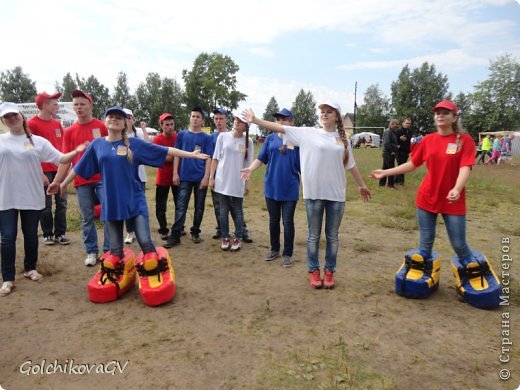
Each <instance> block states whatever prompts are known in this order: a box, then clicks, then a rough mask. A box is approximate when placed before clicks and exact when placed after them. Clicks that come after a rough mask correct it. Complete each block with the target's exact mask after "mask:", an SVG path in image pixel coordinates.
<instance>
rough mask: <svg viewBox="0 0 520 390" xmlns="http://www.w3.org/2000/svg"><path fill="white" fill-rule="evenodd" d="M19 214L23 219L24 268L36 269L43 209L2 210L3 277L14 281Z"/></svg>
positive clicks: (0, 241)
mask: <svg viewBox="0 0 520 390" xmlns="http://www.w3.org/2000/svg"><path fill="white" fill-rule="evenodd" d="M18 214H20V220H21V221H22V232H23V246H24V250H25V257H24V260H23V267H24V270H25V271H26V272H27V271H31V270H33V269H36V263H37V262H38V222H39V221H40V214H41V210H17V209H9V210H2V211H0V256H1V257H2V279H3V280H4V282H13V281H14V277H15V273H16V270H15V266H14V264H15V260H16V235H17V233H18Z"/></svg>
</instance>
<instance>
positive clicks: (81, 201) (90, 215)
mask: <svg viewBox="0 0 520 390" xmlns="http://www.w3.org/2000/svg"><path fill="white" fill-rule="evenodd" d="M102 188H103V185H102V184H101V183H89V184H84V185H82V186H79V187H77V188H76V194H77V197H78V205H79V210H80V212H81V230H82V232H83V245H84V246H85V251H86V252H87V253H95V254H98V252H99V250H98V239H97V232H96V224H95V222H94V205H95V203H96V200H99V201H100V202H101V204H103V193H102ZM103 232H104V240H103V252H106V251H108V250H109V249H110V247H109V242H110V233H109V232H108V227H107V224H106V223H105V226H104V229H103Z"/></svg>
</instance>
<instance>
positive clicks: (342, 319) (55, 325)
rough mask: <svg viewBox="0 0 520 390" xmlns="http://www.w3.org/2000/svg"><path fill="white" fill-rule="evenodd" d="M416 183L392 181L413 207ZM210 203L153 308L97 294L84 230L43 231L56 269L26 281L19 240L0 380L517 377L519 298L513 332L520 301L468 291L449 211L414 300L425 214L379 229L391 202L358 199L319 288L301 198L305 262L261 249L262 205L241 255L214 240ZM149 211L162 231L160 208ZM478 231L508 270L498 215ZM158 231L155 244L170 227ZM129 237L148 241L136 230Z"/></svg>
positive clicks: (350, 384) (178, 250)
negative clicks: (332, 277)
mask: <svg viewBox="0 0 520 390" xmlns="http://www.w3.org/2000/svg"><path fill="white" fill-rule="evenodd" d="M372 187H374V185H373V184H372ZM376 191H382V190H376ZM414 192H415V189H405V190H401V192H398V191H396V194H398V195H397V197H398V198H399V197H401V198H400V199H401V201H402V202H404V204H403V206H405V207H413V205H408V204H407V202H411V200H410V199H413V194H414ZM376 195H377V193H376ZM70 202H75V199H74V198H73V197H71V199H70ZM210 204H211V200H210V197H209V196H208V199H207V209H206V216H205V219H204V225H203V229H202V231H203V233H202V237H203V238H204V241H203V242H202V243H201V244H194V243H193V242H191V240H190V239H189V238H187V237H184V238H183V242H182V244H181V245H180V246H178V247H175V248H173V249H171V250H170V254H171V255H172V258H173V263H174V267H175V273H176V278H177V296H176V297H175V299H174V300H173V301H172V302H171V303H169V304H166V305H164V306H161V307H158V308H150V307H147V306H145V305H144V304H143V303H142V300H141V298H140V296H139V293H138V290H137V288H134V289H133V290H132V291H131V292H129V293H128V294H127V295H126V296H125V297H124V298H123V299H121V300H119V301H117V302H113V303H109V304H93V303H91V302H89V300H88V295H87V289H86V285H87V282H88V280H89V279H90V278H91V277H92V276H93V275H94V273H95V271H96V270H95V269H93V268H87V267H85V266H84V265H83V260H84V251H83V247H82V244H81V238H80V234H79V232H75V233H70V234H69V237H70V238H71V239H72V241H73V243H72V245H70V246H68V247H58V246H54V247H44V246H43V245H42V246H41V248H40V253H41V256H40V263H39V264H40V265H39V269H40V270H41V271H42V273H43V274H44V276H45V278H44V279H43V280H42V281H40V282H31V281H29V280H23V279H24V278H23V276H22V274H21V271H22V269H21V263H22V261H21V255H20V254H21V253H22V240H21V239H19V240H18V244H19V245H18V250H19V251H20V252H19V253H20V254H19V256H18V262H17V270H18V274H17V280H16V289H15V291H14V292H13V293H12V294H11V295H10V296H8V297H6V298H2V299H1V300H0V307H1V313H2V320H1V322H0V328H1V331H0V345H1V346H2V348H1V349H2V352H1V354H0V385H1V386H3V387H4V388H5V389H8V390H11V389H33V388H44V389H45V388H47V389H71V388H74V389H83V388H85V389H92V388H99V389H106V388H112V389H114V388H115V389H119V388H121V389H126V388H136V389H137V388H139V389H140V388H143V389H147V388H152V387H154V388H158V389H234V388H244V389H252V388H256V389H270V388H280V389H282V388H283V389H287V388H294V389H301V388H307V389H317V388H322V389H323V388H360V389H362V388H400V389H410V388H418V387H425V388H429V389H461V388H464V389H495V388H501V387H503V388H508V389H512V388H514V387H515V384H518V378H516V379H515V378H513V379H512V380H510V381H509V382H501V381H500V380H499V379H498V372H499V370H500V369H502V368H509V369H510V370H511V371H512V372H513V373H514V375H519V374H520V370H519V365H518V362H519V359H518V350H513V352H512V355H511V360H512V361H511V363H510V364H509V365H508V366H504V365H503V364H501V363H500V362H499V355H500V343H501V340H502V339H501V330H502V328H501V313H502V312H503V311H504V310H507V311H509V312H511V318H512V326H514V327H515V328H516V330H514V329H511V334H512V335H516V334H520V329H519V327H518V324H515V323H514V319H515V318H519V316H518V314H519V313H518V308H517V307H511V306H509V307H506V308H501V309H498V310H493V311H485V310H479V309H475V308H473V307H471V306H469V305H467V304H464V303H461V302H459V301H458V300H457V298H456V294H455V290H454V287H453V280H452V279H453V278H452V275H451V271H450V269H449V258H450V257H451V255H452V251H451V248H450V247H449V243H448V241H447V237H446V234H445V231H444V226H443V225H442V224H440V223H439V228H438V240H437V246H436V248H437V250H440V251H441V253H443V258H442V264H443V265H442V267H443V268H442V276H441V284H440V289H439V291H438V292H437V293H436V294H435V295H434V296H433V297H430V298H429V299H427V300H407V299H403V298H400V297H398V296H397V295H396V294H395V293H394V291H393V286H394V273H395V271H396V270H397V268H398V266H399V265H400V263H401V261H402V260H401V259H402V258H403V256H404V252H405V251H406V250H408V249H412V248H414V247H415V243H416V241H417V232H416V231H415V230H413V224H414V222H413V218H412V220H411V221H410V218H409V217H407V216H406V215H404V216H397V217H395V218H396V220H395V221H394V222H393V223H394V224H396V225H403V226H402V227H403V228H402V229H396V228H391V227H382V226H381V223H380V222H381V220H388V219H389V217H388V216H387V215H382V214H380V212H381V210H382V209H381V207H383V206H382V205H381V206H380V205H378V204H377V202H375V204H374V205H372V206H371V208H367V206H365V205H363V204H362V203H361V202H360V201H358V200H349V203H347V208H346V211H345V218H344V220H343V223H342V227H341V236H340V239H341V247H340V256H339V259H338V269H337V273H336V281H337V287H336V289H335V290H333V291H326V290H320V291H317V290H313V289H311V288H310V287H309V286H308V276H307V271H306V270H307V268H306V264H305V251H306V249H305V240H306V231H307V226H306V219H305V210H304V204H303V202H299V204H298V209H297V212H296V215H297V224H296V225H297V234H296V246H295V254H294V259H295V260H296V264H295V266H294V267H292V268H289V269H284V268H282V267H281V265H280V260H278V261H274V262H271V263H268V262H265V261H264V260H263V256H264V254H265V252H266V251H267V250H268V249H269V248H268V242H269V238H268V232H267V230H268V227H267V213H266V211H265V205H264V204H262V203H261V202H259V204H257V205H253V204H248V205H247V208H246V219H247V221H248V226H249V229H250V231H251V236H252V238H253V239H254V243H253V244H244V245H243V248H242V250H241V251H239V252H238V253H227V252H222V251H221V250H220V249H219V242H218V241H216V240H212V239H211V235H212V234H213V231H214V230H213V229H214V225H215V223H214V217H213V209H212V208H211V206H210ZM170 210H171V208H170ZM363 210H366V212H365V211H363ZM191 215H192V214H191V213H189V215H188V218H187V221H191ZM392 218H394V217H392ZM390 219H391V218H390ZM390 222H391V221H390ZM151 223H152V229H153V231H154V232H155V231H156V228H157V226H156V223H155V218H153V217H152V218H151ZM407 224H410V226H412V228H410V229H411V230H407V227H406V226H407ZM187 226H189V223H187ZM468 236H469V237H474V239H473V240H472V241H473V242H474V244H473V245H474V246H476V247H477V248H480V249H487V250H488V252H489V254H488V255H489V257H490V258H492V261H493V264H494V265H495V269H497V268H498V266H499V265H500V262H499V257H498V256H499V253H500V243H501V239H502V237H503V236H504V234H503V233H502V232H501V231H500V229H498V228H494V227H493V226H491V228H490V227H489V224H488V222H487V221H473V222H472V223H471V224H470V225H469V232H468ZM153 237H154V240H155V242H156V244H159V243H160V239H159V237H158V235H157V234H155V233H154V235H153ZM511 238H512V239H514V240H515V242H516V243H517V242H518V237H515V236H513V237H511ZM130 247H131V248H132V249H133V250H135V251H136V252H137V251H138V246H137V244H133V245H131V246H130ZM323 250H324V244H323V243H322V252H323ZM320 258H321V259H323V256H321V257H320ZM513 282H514V287H515V288H516V290H517V291H518V282H517V281H513ZM55 360H57V361H58V363H60V364H62V366H63V368H64V371H66V373H63V372H59V371H58V372H57V373H54V374H41V373H36V372H37V371H38V368H37V366H41V364H42V362H44V365H46V366H48V365H49V364H51V363H54V361H55ZM112 361H118V362H119V363H120V364H121V365H124V364H125V363H126V362H127V365H126V366H125V367H124V370H122V371H123V372H122V373H121V372H120V371H119V368H122V366H121V367H118V366H115V363H111V364H112V365H110V366H107V367H106V368H109V367H110V368H113V369H114V375H111V374H110V373H108V374H101V373H99V372H98V373H90V374H87V373H83V374H82V375H81V374H74V373H69V372H68V370H69V369H70V367H75V370H76V371H77V370H78V369H79V370H82V369H81V368H78V367H79V365H82V364H90V365H93V364H97V365H96V366H95V367H94V369H99V367H100V366H99V364H107V363H110V362H112ZM24 362H25V363H24ZM27 362H29V363H27ZM35 367H36V368H35ZM28 369H32V373H31V374H30V375H27V374H25V371H27V370H28ZM51 369H52V367H51ZM20 370H22V371H24V373H22V372H20ZM513 382H515V384H513Z"/></svg>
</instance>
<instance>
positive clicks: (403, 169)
mask: <svg viewBox="0 0 520 390" xmlns="http://www.w3.org/2000/svg"><path fill="white" fill-rule="evenodd" d="M415 168H417V167H416V166H415V165H413V163H412V162H411V161H408V162H406V163H404V164H401V165H399V166H398V167H395V168H391V169H376V170H375V171H372V173H371V174H370V175H369V177H371V178H372V179H376V180H379V179H382V178H383V177H387V176H394V175H404V174H405V173H408V172H412V171H414V170H415Z"/></svg>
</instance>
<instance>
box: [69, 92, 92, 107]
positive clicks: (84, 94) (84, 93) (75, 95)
mask: <svg viewBox="0 0 520 390" xmlns="http://www.w3.org/2000/svg"><path fill="white" fill-rule="evenodd" d="M70 94H71V95H72V97H73V98H75V97H83V98H85V99H87V100H88V101H89V102H90V103H92V104H94V100H93V99H92V96H90V95H89V94H88V93H86V92H83V91H80V90H79V89H75V90H73V91H72V92H71V93H70Z"/></svg>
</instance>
